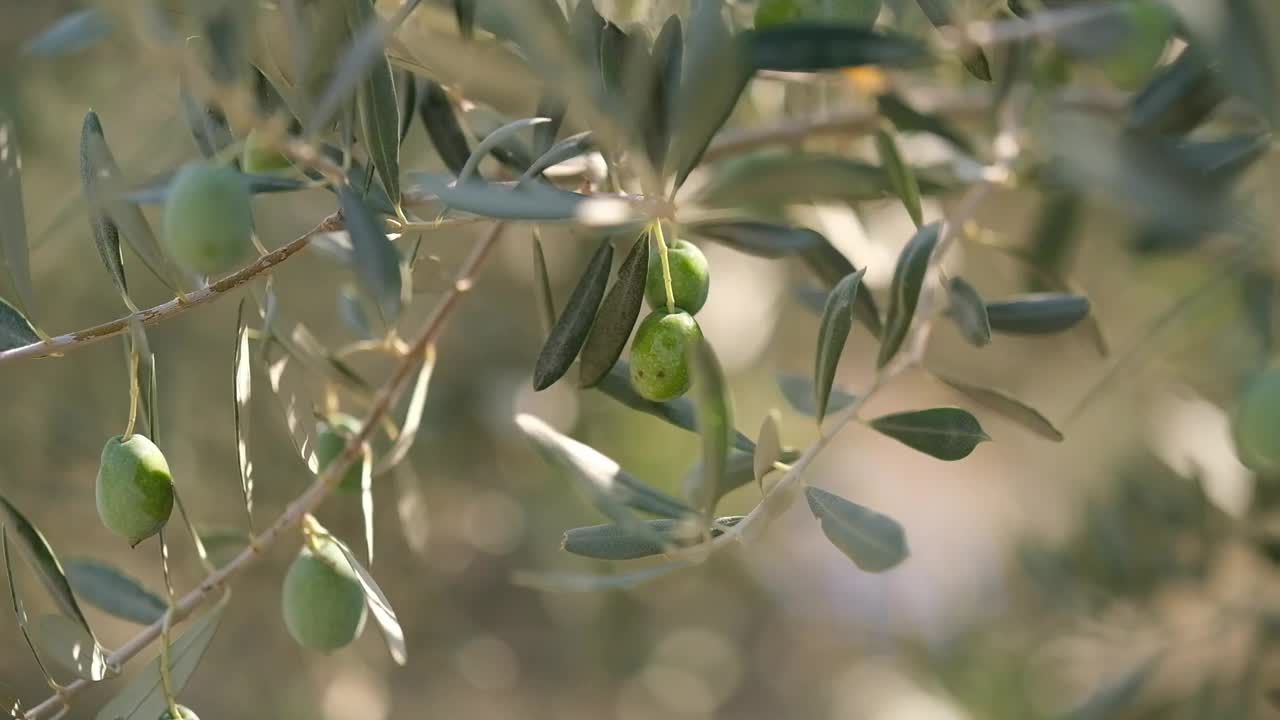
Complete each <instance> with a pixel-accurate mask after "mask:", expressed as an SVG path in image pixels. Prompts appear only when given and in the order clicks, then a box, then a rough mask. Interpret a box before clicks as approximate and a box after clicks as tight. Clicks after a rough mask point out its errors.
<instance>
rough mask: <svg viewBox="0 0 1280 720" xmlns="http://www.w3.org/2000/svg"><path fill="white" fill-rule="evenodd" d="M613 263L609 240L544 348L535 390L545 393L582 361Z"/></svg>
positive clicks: (594, 258) (535, 373) (598, 251)
mask: <svg viewBox="0 0 1280 720" xmlns="http://www.w3.org/2000/svg"><path fill="white" fill-rule="evenodd" d="M612 262H613V243H612V242H610V239H609V238H605V239H604V240H602V241H601V242H600V246H599V247H598V248H597V249H596V252H595V254H594V255H592V256H591V261H590V262H589V263H587V269H586V270H584V271H583V273H582V277H581V278H579V280H578V284H577V286H576V287H575V288H574V289H573V294H572V295H570V296H569V301H568V302H567V303H565V306H564V311H563V312H561V313H560V317H559V318H558V319H557V320H556V324H555V325H554V326H552V328H551V332H550V333H549V334H548V336H547V341H546V343H545V344H543V346H542V352H541V353H540V354H539V355H538V361H537V363H536V364H535V365H534V367H533V389H534V390H545V389H547V388H549V387H551V385H552V384H553V383H555V381H557V380H559V379H560V378H561V377H563V376H564V374H565V373H566V372H568V370H569V367H570V366H571V365H573V361H574V359H575V358H577V357H578V351H580V350H581V349H582V345H583V343H585V342H586V340H587V334H588V333H589V332H591V325H592V323H593V322H594V321H595V318H596V310H597V309H598V308H599V307H600V300H601V298H603V297H604V290H605V286H606V285H608V283H609V269H610V266H611V263H612Z"/></svg>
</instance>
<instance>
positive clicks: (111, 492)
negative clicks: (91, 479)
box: [95, 433, 173, 545]
mask: <svg viewBox="0 0 1280 720" xmlns="http://www.w3.org/2000/svg"><path fill="white" fill-rule="evenodd" d="M95 495H96V496H97V504H98V517H99V518H100V519H101V520H102V524H103V525H105V526H107V529H108V530H110V531H111V532H113V533H115V534H117V535H119V536H121V537H123V538H124V539H126V540H128V541H129V544H130V545H137V544H138V543H140V542H142V541H143V540H146V539H147V538H149V537H151V536H152V535H155V534H156V533H157V532H159V531H160V528H162V527H164V524H165V523H166V522H167V521H168V520H169V513H170V512H172V511H173V475H172V474H171V473H170V472H169V463H168V462H167V461H165V459H164V454H163V453H161V452H160V448H158V447H156V445H155V443H153V442H151V441H150V440H148V439H147V438H145V437H143V436H142V435H139V434H138V433H134V434H133V435H131V436H130V437H129V439H128V440H122V439H121V438H120V437H119V436H116V437H113V438H111V439H110V440H108V441H107V444H106V446H105V447H104V448H102V459H101V461H100V462H99V464H98V480H97V483H96V488H95Z"/></svg>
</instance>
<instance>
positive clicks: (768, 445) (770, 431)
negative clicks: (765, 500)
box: [751, 410, 782, 492]
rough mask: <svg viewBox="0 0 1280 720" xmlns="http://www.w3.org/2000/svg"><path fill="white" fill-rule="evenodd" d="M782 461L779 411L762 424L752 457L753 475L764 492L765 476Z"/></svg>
mask: <svg viewBox="0 0 1280 720" xmlns="http://www.w3.org/2000/svg"><path fill="white" fill-rule="evenodd" d="M781 459H782V437H781V434H780V432H779V430H778V411H777V410H770V411H769V413H768V414H767V415H765V416H764V420H762V421H761V422H760V432H758V433H756V450H755V452H754V453H753V454H752V456H751V473H752V474H753V475H754V476H755V479H756V484H757V485H759V486H760V488H761V491H762V492H763V490H764V476H765V475H768V474H769V473H770V471H772V470H773V465H774V463H776V462H778V461H779V460H781Z"/></svg>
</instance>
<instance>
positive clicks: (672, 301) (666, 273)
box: [650, 220, 676, 313]
mask: <svg viewBox="0 0 1280 720" xmlns="http://www.w3.org/2000/svg"><path fill="white" fill-rule="evenodd" d="M650 227H652V228H653V237H654V238H655V239H656V240H657V241H658V259H659V260H661V261H662V287H663V289H664V290H666V291H667V312H668V313H674V312H675V311H676V296H675V292H674V291H672V289H671V264H670V262H669V261H668V260H667V240H666V238H664V237H663V236H662V221H661V220H654V221H653V224H652V225H651V226H650Z"/></svg>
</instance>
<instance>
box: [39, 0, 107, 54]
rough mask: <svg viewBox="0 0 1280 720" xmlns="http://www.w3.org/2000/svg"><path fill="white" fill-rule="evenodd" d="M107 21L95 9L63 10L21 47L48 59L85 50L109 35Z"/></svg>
mask: <svg viewBox="0 0 1280 720" xmlns="http://www.w3.org/2000/svg"><path fill="white" fill-rule="evenodd" d="M112 29H113V28H112V24H111V20H110V19H109V18H108V17H107V16H106V14H105V13H104V12H103V11H102V10H100V9H99V8H86V9H84V10H76V11H75V12H70V13H67V14H66V15H63V16H62V17H60V18H58V19H57V20H56V21H54V23H53V24H52V25H50V26H49V27H47V28H45V29H44V30H43V31H41V32H40V34H39V35H36V36H35V37H33V38H31V39H30V40H28V41H27V42H26V43H25V44H24V45H23V46H22V52H23V53H24V54H26V55H29V56H31V57H38V58H50V57H57V56H59V55H69V54H71V53H76V52H80V51H82V50H87V49H89V48H90V47H93V46H94V45H96V44H98V42H100V41H101V40H102V39H103V38H105V37H107V36H108V35H110V34H111V31H112Z"/></svg>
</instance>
